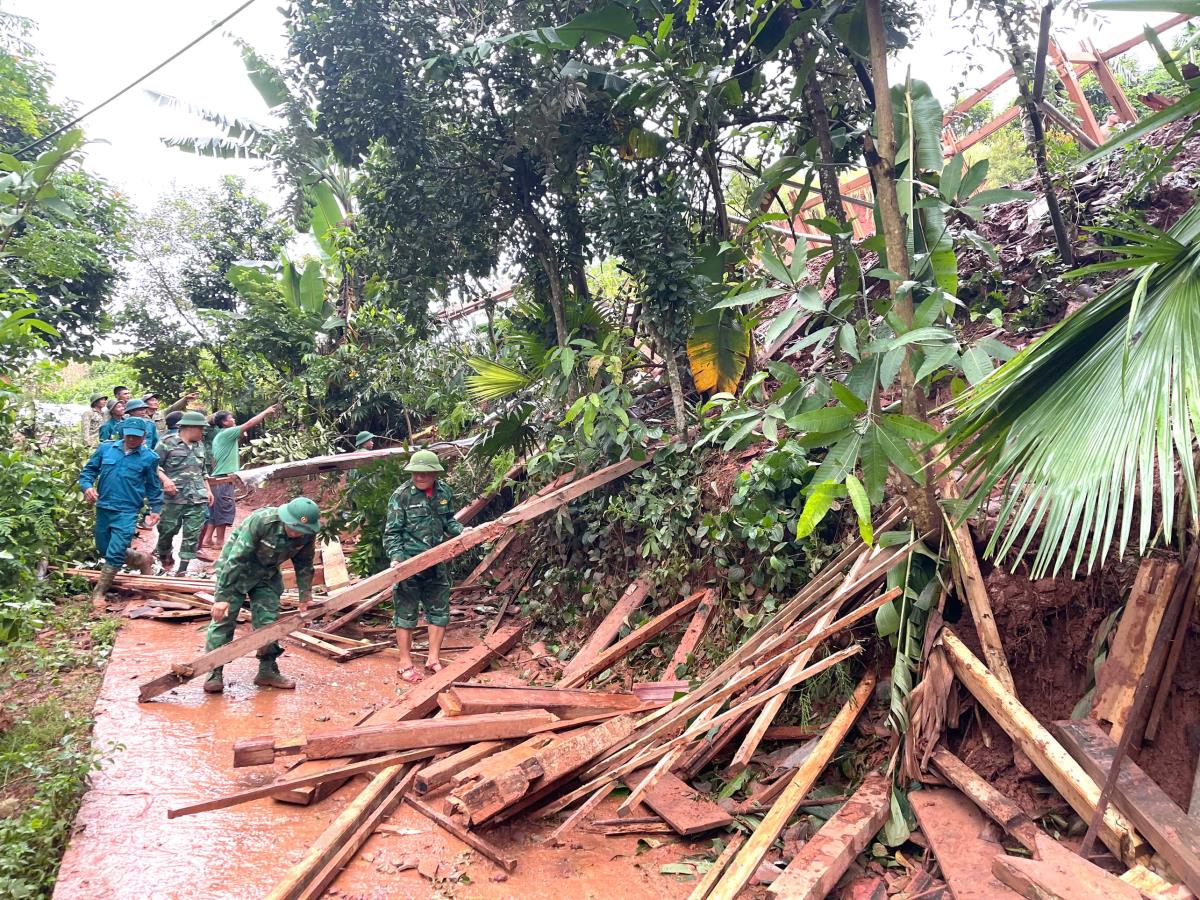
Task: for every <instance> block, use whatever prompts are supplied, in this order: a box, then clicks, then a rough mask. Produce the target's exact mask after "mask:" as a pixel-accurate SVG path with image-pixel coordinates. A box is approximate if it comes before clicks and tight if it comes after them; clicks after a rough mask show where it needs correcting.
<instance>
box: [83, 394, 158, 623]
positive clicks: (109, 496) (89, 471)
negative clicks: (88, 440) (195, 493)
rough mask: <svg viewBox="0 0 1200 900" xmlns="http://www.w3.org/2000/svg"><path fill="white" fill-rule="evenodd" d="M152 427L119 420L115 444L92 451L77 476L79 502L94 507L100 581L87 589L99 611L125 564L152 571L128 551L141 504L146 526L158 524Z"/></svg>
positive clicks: (142, 556) (146, 560)
mask: <svg viewBox="0 0 1200 900" xmlns="http://www.w3.org/2000/svg"><path fill="white" fill-rule="evenodd" d="M153 425H154V423H153V422H148V421H146V420H145V419H138V418H128V419H125V420H123V421H122V422H121V440H120V441H110V442H108V443H105V444H101V445H100V446H99V447H97V448H96V452H95V453H93V454H92V456H91V459H89V460H88V461H87V465H86V466H84V467H83V471H82V472H81V473H80V474H79V488H80V490H82V491H83V496H84V499H86V500H87V502H88V503H94V504H96V528H95V538H96V552H98V553H99V554H100V555H101V556H103V557H104V567H103V568H102V569H101V570H100V580H99V581H98V582H96V588H95V590H94V591H92V606H93V607H94V608H95V609H96V610H97V611H99V612H103V611H104V598H105V595H106V594H107V593H108V589H109V588H110V587H112V582H113V576H114V575H116V574H117V570H118V569H120V568H121V566H123V565H124V564H125V563H126V562H128V563H129V564H130V565H133V566H137V567H138V568H139V569H140V570H141V572H142V574H144V575H149V574H150V573H151V571H152V569H153V561H152V560H151V558H150V554H149V553H140V552H138V551H136V550H130V549H129V545H130V544H131V543H132V542H133V535H134V533H135V531H136V529H137V515H138V511H139V510H140V509H141V508H142V504H143V503H145V502H148V503H149V504H150V515H148V516H147V517H146V522H147V523H148V524H149V525H150V527H152V528H153V527H154V526H155V525H156V524H158V514H159V510H161V509H162V504H163V490H162V484H161V483H160V482H159V480H158V456H157V455H156V454H154V453H151V452H150V450H149V449H147V448H146V446H145V440H146V436H147V434H148V433H149V429H150V428H152V427H153Z"/></svg>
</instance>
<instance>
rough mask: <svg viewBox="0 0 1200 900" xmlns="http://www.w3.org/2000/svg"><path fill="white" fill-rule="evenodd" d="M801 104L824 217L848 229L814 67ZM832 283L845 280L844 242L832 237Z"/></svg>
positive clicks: (826, 110)
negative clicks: (813, 143)
mask: <svg viewBox="0 0 1200 900" xmlns="http://www.w3.org/2000/svg"><path fill="white" fill-rule="evenodd" d="M805 43H806V48H805V49H806V51H807V52H812V46H811V43H810V42H807V41H806V42H805ZM804 101H805V104H806V105H807V106H808V113H809V116H811V118H812V123H811V124H812V130H813V133H814V134H815V135H816V137H817V149H818V151H819V155H820V159H821V165H820V166H818V167H817V177H818V180H819V182H820V185H821V200H822V201H824V203H825V215H827V216H829V217H831V218H832V219H833V220H834V221H835V222H837V223H838V227H839V228H841V230H842V231H849V230H850V223H849V221H848V220H847V219H846V209H845V207H844V206H842V191H841V188H840V187H839V185H838V170H837V164H836V160H835V159H834V155H833V136H832V135H831V134H830V131H829V110H828V108H826V106H825V96H824V95H823V94H822V93H821V84H820V82H819V81H818V80H817V68H816V66H813V67H812V68H811V69H809V72H808V81H807V83H806V84H805V85H804ZM832 247H833V259H834V265H833V281H834V284H836V285H838V286H839V287H840V286H841V283H842V279H843V278H845V277H846V241H845V240H844V239H842V238H840V237H834V238H833V245H832Z"/></svg>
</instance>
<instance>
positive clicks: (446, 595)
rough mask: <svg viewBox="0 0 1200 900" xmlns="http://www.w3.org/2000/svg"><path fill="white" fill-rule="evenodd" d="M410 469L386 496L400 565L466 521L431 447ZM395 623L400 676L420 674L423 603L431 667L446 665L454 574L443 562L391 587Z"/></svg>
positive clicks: (389, 546)
mask: <svg viewBox="0 0 1200 900" xmlns="http://www.w3.org/2000/svg"><path fill="white" fill-rule="evenodd" d="M404 471H406V472H411V473H412V480H411V481H410V482H408V484H404V485H401V486H400V487H398V488H396V490H395V492H394V493H393V494H392V496H391V499H390V500H388V510H387V524H386V525H385V526H384V531H383V549H384V552H385V553H387V555H388V558H389V559H391V561H392V568H393V569H394V568H397V567H398V566H399V565H400V564H401V563H402V562H404V560H406V559H411V558H412V557H414V556H416V555H417V554H418V553H423V552H425V551H426V550H429V549H430V548H432V547H435V546H437V545H438V544H440V543H441V542H442V541H443V540H445V539H446V537H447V536H450V537H453V536H455V535H458V534H462V530H463V527H462V525H461V524H460V523H459V522H457V521H455V519H454V512H455V511H454V496H453V494H451V492H450V488H448V487H447V486H446V485H445V484H443V483H442V482H441V481H439V480H438V477H437V476H438V473H439V472H444V471H445V469H443V468H442V463H441V460H439V459H438V457H437V454H436V453H434V452H433V451H432V450H418V451H417V452H416V453H414V454H413V455H412V458H411V459H410V460H409V461H408V465H406V466H405V467H404ZM392 603H393V611H392V627H393V628H395V629H396V646H397V647H398V648H399V650H400V677H401V678H402V679H404V680H405V681H407V682H408V683H409V684H415V683H416V682H418V681H420V680H421V675H420V673H418V672H417V668H416V666H414V665H413V661H412V630H413V629H414V628H416V627H417V612H418V607H421V606H423V607H424V608H425V620H426V621H427V622H428V623H429V657H428V659H427V662H428V664H429V668H430V670H431V671H434V672H440V671H441V669H442V663H441V650H442V636H443V635H444V634H445V633H446V626H447V625H449V624H450V575H449V573H448V572H447V570H446V565H445V563H440V564H438V565H437V566H434V567H433V568H430V569H426V570H425V571H424V572H418V573H417V574H416V575H413V576H412V577H411V578H406V579H405V580H404V581H401V582H400V583H399V584H397V585H395V586H393V587H392Z"/></svg>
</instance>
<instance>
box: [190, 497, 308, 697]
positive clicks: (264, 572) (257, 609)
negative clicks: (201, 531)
mask: <svg viewBox="0 0 1200 900" xmlns="http://www.w3.org/2000/svg"><path fill="white" fill-rule="evenodd" d="M320 518H321V511H320V509H318V508H317V504H316V503H314V502H313V501H312V500H310V499H308V498H307V497H297V498H296V499H295V500H292V501H291V502H289V503H286V504H284V505H283V506H268V507H264V508H263V509H259V510H255V511H254V512H252V513H250V515H248V516H247V517H246V519H245V521H243V522H242V524H241V525H239V526H238V527H237V529H236V530H235V531H234V533H233V537H232V538H230V539H229V542H228V543H227V544H226V545H225V549H224V550H222V551H221V558H220V559H219V560H218V561H217V588H216V595H215V598H214V599H215V601H216V602H214V603H213V610H212V616H213V620H212V623H211V624H210V625H209V626H208V636H207V638H206V639H205V642H204V652H205V653H211V652H212V651H213V650H216V649H217V648H218V647H222V646H224V645H225V644H228V643H229V642H230V641H231V640H233V631H234V628H235V627H236V626H237V619H238V613H239V612H240V611H241V609H242V604H243V603H244V602H245V601H246V598H249V599H250V623H251V625H253V626H254V629H255V630H258V629H259V628H264V627H265V626H267V625H270V624H271V623H272V622H274V621H275V620H276V619H278V618H279V597H280V595H281V594H282V593H283V576H282V575H281V574H280V572H279V565H280V563H282V562H284V561H285V560H289V559H290V560H291V561H292V565H293V566H294V567H295V569H296V587H297V589H298V590H299V593H300V612H304V611H306V610H307V609H308V604H309V601H311V600H312V583H313V554H314V549H315V548H314V544H315V541H316V534H317V531H318V530H319V529H320ZM282 653H283V648H282V647H280V646H279V644H278V643H277V642H275V641H272V642H271V643H269V644H267V645H266V646H265V647H263V648H262V649H260V650H259V651H258V675H257V677H255V679H254V683H255V684H257V685H258V686H260V687H273V688H280V689H281V690H292V689H293V688H295V687H296V682H295V681H293V680H292V679H290V678H286V677H284V676H283V675H282V674H280V672H279V666H278V665H276V662H275V660H276V659H278V658H279V656H280V655H281V654H282ZM204 690H205V692H206V693H209V694H219V693H221V691H223V690H225V680H224V675H223V673H222V671H221V668H216V669H213V671H212V673H211V674H210V675H209V676H208V680H207V681H206V682H204Z"/></svg>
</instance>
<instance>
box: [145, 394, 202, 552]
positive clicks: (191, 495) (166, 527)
mask: <svg viewBox="0 0 1200 900" xmlns="http://www.w3.org/2000/svg"><path fill="white" fill-rule="evenodd" d="M172 415H174V413H172ZM207 426H208V420H207V419H205V418H204V414H203V413H199V412H185V413H183V414H182V415H181V416H180V418H179V431H178V433H177V434H169V435H167V436H166V437H164V438H163V439H162V440H161V441H159V442H158V447H157V448H155V452H156V453H158V466H159V472H160V474H161V475H162V476H163V478H162V482H163V491H164V492H165V493H166V495H167V496H166V501H165V503H164V504H163V511H162V518H161V519H160V520H159V523H158V546H157V547H156V548H155V552H156V553H157V554H158V560H159V562H160V563H162V567H163V569H164V571H167V572H170V570H171V566H173V565H174V564H175V559H174V557H173V556H172V555H171V545H172V544H173V543H174V542H175V535H177V534H178V533H179V532H180V531H182V532H183V540H182V541H181V542H180V544H179V569H178V571H176V573H175V574H176V575H183V574H184V572H186V571H187V570H188V569H189V568H191V565H190V564H191V561H192V560H194V559H195V558H196V551H197V549H198V548H199V546H200V532H201V531H202V530H203V528H204V514H205V512H206V511H207V509H208V504H210V503H211V502H212V491H211V490H209V487H208V483H207V482H206V481H205V480H204V472H205V466H206V463H207V454H206V453H205V450H204V429H205V428H206V427H207Z"/></svg>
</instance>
